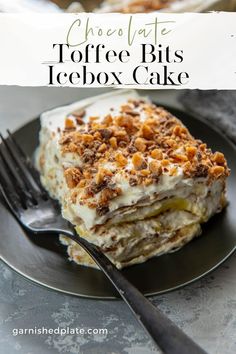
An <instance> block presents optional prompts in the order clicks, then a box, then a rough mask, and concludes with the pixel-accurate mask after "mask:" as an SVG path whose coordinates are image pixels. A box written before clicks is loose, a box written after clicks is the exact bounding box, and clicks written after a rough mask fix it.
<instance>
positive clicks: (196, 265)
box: [0, 108, 236, 298]
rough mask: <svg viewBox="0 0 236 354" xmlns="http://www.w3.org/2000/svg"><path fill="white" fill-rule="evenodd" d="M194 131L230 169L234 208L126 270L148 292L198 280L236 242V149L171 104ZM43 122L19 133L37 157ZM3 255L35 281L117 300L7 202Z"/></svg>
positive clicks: (1, 225)
mask: <svg viewBox="0 0 236 354" xmlns="http://www.w3.org/2000/svg"><path fill="white" fill-rule="evenodd" d="M168 109H169V110H170V111H171V112H172V113H173V114H175V115H176V116H177V117H179V118H180V119H181V120H182V121H183V123H184V124H186V125H187V127H188V128H189V129H190V131H191V133H192V134H193V135H194V136H195V137H197V138H200V139H202V140H203V141H205V142H207V143H208V144H209V146H211V147H212V149H213V150H220V151H222V152H223V153H224V154H225V156H226V158H227V160H228V163H229V166H230V168H231V176H230V178H229V180H228V200H229V206H228V207H227V209H226V211H225V212H223V213H221V214H218V215H216V216H215V217H213V218H212V219H211V220H210V222H208V223H207V224H206V225H204V227H203V234H202V236H201V237H199V238H197V239H195V240H193V241H192V242H190V243H189V244H188V245H186V246H185V247H183V248H182V249H181V250H179V251H178V252H175V253H171V254H168V255H163V256H161V257H156V258H153V259H151V260H149V261H147V262H146V263H144V264H141V265H136V266H132V267H129V268H127V269H124V270H123V272H124V274H125V276H126V277H127V278H128V279H129V280H130V281H131V282H132V283H133V284H134V285H135V286H137V288H139V289H140V290H141V291H142V292H143V293H144V294H146V295H153V294H160V293H164V292H167V291H170V290H173V289H176V288H179V287H181V286H184V285H186V284H189V283H190V282H192V281H194V280H196V279H199V278H200V277H202V276H204V275H205V274H207V273H209V272H210V271H212V270H213V269H215V268H216V267H217V266H219V265H220V264H221V263H222V262H223V261H224V260H225V259H226V258H228V257H229V256H230V255H231V254H232V253H233V251H234V250H235V246H236V217H235V210H236V188H235V181H236V164H235V160H236V150H235V149H234V147H233V145H232V144H231V143H230V142H229V141H228V140H227V139H226V138H225V137H224V136H223V135H221V134H220V133H219V132H217V131H215V130H213V129H212V128H211V127H210V126H208V125H206V124H205V123H203V122H201V121H199V120H197V119H195V118H193V117H191V116H189V115H187V114H186V113H183V112H180V111H176V110H175V109H170V108H168ZM38 132H39V120H38V119H36V120H34V121H32V122H30V123H29V124H27V125H25V126H24V127H22V128H21V129H19V130H18V131H16V132H15V137H16V138H17V140H18V141H19V142H20V144H21V146H22V147H23V149H24V150H25V151H26V152H27V153H28V154H30V155H32V153H33V151H34V150H35V148H36V146H37V144H38ZM0 220H1V222H0V234H1V237H0V253H1V258H2V260H3V261H5V262H6V263H7V264H8V265H9V266H10V267H12V268H13V269H15V270H16V271H17V272H19V273H20V274H22V275H24V276H25V277H27V278H29V279H31V280H33V281H34V282H36V283H38V284H41V285H44V286H47V287H48V288H51V289H55V290H58V291H62V292H65V293H69V294H73V295H79V296H85V297H93V298H113V297H115V296H116V295H117V293H116V291H115V290H114V289H113V287H112V286H111V285H110V283H109V281H108V280H107V279H106V277H105V276H104V275H103V273H102V272H100V271H99V270H96V269H92V268H87V267H83V266H79V265H76V264H74V263H73V262H70V261H69V260H68V259H67V256H66V251H65V247H64V246H62V245H61V244H60V243H59V241H58V239H57V238H56V237H55V236H53V235H45V236H35V235H31V234H29V233H26V232H25V231H24V230H23V229H22V228H21V227H20V226H19V224H18V223H17V222H16V221H15V219H14V218H13V217H12V216H11V214H10V213H9V212H8V210H7V209H6V208H5V206H4V205H3V203H2V204H0Z"/></svg>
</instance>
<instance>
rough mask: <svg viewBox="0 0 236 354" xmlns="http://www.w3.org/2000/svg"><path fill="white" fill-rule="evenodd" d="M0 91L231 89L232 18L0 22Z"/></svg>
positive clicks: (234, 78) (1, 18)
mask: <svg viewBox="0 0 236 354" xmlns="http://www.w3.org/2000/svg"><path fill="white" fill-rule="evenodd" d="M0 48H1V53H0V84H1V85H21V86H70V87H100V86H111V85H112V86H119V87H134V88H148V89H170V88H173V89H182V88H189V89H196V88H199V89H236V61H235V58H236V13H223V12H220V13H207V14H196V13H185V14H169V13H168V14H167V13H166V14H165V13H150V14H136V15H121V14H85V13H83V14H21V15H20V14H1V15H0Z"/></svg>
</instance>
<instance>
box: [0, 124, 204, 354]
mask: <svg viewBox="0 0 236 354" xmlns="http://www.w3.org/2000/svg"><path fill="white" fill-rule="evenodd" d="M0 136H1V140H2V143H1V145H0V189H1V192H2V194H3V196H4V199H5V201H6V202H7V204H8V206H9V208H10V210H11V211H12V213H13V214H14V216H15V217H16V219H17V220H18V221H19V222H20V223H21V224H22V226H23V227H24V228H26V229H27V230H29V231H31V232H33V233H35V234H38V235H40V234H45V233H55V234H56V235H58V234H64V235H66V236H68V237H69V238H70V239H72V240H73V241H74V242H76V243H78V244H79V245H80V246H81V247H82V248H83V249H84V250H85V251H86V252H88V253H89V254H90V256H91V257H92V258H93V259H94V261H95V262H96V263H97V265H98V266H99V267H100V269H101V270H102V271H103V272H104V273H105V275H106V276H107V277H108V279H109V280H110V281H111V282H112V284H113V285H114V286H115V288H116V289H117V291H118V292H119V294H120V296H121V297H122V298H123V299H124V300H125V302H126V303H127V304H128V305H129V307H130V309H131V310H132V311H133V313H134V315H135V316H136V318H137V320H138V321H139V322H140V323H141V324H142V325H143V326H144V328H145V329H146V330H147V332H148V333H149V334H150V336H151V337H152V338H153V340H154V341H155V343H156V344H157V345H158V346H159V347H160V348H161V349H162V351H163V352H164V353H167V354H190V353H191V354H204V353H205V354H206V352H205V351H204V350H203V349H201V348H200V347H199V346H198V345H197V344H196V343H194V342H193V341H192V340H191V339H190V338H189V337H188V336H187V335H186V334H184V332H182V331H181V330H180V329H179V328H178V327H177V326H176V325H175V324H174V323H173V322H171V321H170V320H169V319H168V318H167V317H166V316H165V315H164V314H163V313H161V312H160V311H159V310H158V309H157V308H156V307H154V306H153V305H152V303H151V302H150V301H149V300H148V299H146V298H145V297H144V296H143V295H142V294H141V293H140V292H139V290H137V289H136V288H135V287H134V286H133V285H132V284H131V283H130V282H129V281H128V280H127V279H126V278H125V277H124V276H123V274H122V273H121V272H120V271H119V270H118V269H117V268H116V267H115V266H114V265H113V264H112V263H111V262H110V260H109V259H108V258H107V257H106V256H105V255H104V254H103V253H102V252H101V251H100V250H99V248H98V247H97V246H95V245H94V244H91V243H89V242H88V241H86V239H84V238H82V237H80V236H79V235H78V234H77V233H76V232H75V229H74V226H73V225H72V224H70V223H69V222H67V221H66V220H65V219H63V218H62V216H61V213H60V207H59V205H58V203H57V202H56V201H55V200H53V199H52V198H50V196H49V195H48V193H47V192H46V191H45V190H44V188H43V186H42V184H41V182H40V177H39V174H38V171H37V170H36V169H35V168H34V166H33V165H32V163H31V161H30V159H29V158H28V157H27V156H26V155H25V154H24V152H23V151H22V149H21V147H20V146H19V145H18V144H17V142H16V141H15V139H14V137H13V135H12V134H11V133H10V132H9V131H8V138H7V139H4V138H3V136H2V135H1V134H0Z"/></svg>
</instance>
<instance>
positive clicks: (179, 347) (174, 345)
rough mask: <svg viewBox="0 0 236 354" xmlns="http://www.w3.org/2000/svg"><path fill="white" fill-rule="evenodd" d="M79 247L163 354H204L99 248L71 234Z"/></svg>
mask: <svg viewBox="0 0 236 354" xmlns="http://www.w3.org/2000/svg"><path fill="white" fill-rule="evenodd" d="M69 237H70V238H72V239H73V240H74V241H75V242H77V243H78V244H79V245H80V246H82V247H83V248H84V249H85V250H86V251H87V252H88V253H89V254H90V256H91V257H92V258H93V259H94V261H95V262H96V263H97V265H98V266H99V267H100V268H101V269H102V270H103V272H104V273H105V274H106V276H107V277H108V278H109V280H110V281H111V283H112V284H113V285H114V286H115V288H116V289H117V291H118V292H119V294H120V296H121V297H122V298H123V299H124V301H125V302H126V303H127V304H128V306H129V307H130V309H131V310H132V312H133V313H134V315H135V316H136V318H137V320H138V321H139V322H140V323H141V324H142V325H143V327H144V328H145V329H146V331H147V332H148V333H149V335H150V336H151V337H152V339H153V340H154V342H155V343H156V344H157V345H158V346H159V347H160V349H161V350H162V351H163V352H164V353H166V354H189V353H191V354H206V352H205V351H204V350H203V349H202V348H200V347H199V346H198V345H197V344H196V343H195V342H194V341H193V340H192V339H190V338H189V337H188V336H187V335H186V334H185V333H184V332H182V331H181V330H180V329H179V328H178V327H177V326H176V325H175V324H174V323H173V322H172V321H171V320H169V319H168V318H167V317H166V316H165V315H164V314H163V313H162V312H161V311H160V310H159V309H157V308H156V307H155V306H153V305H152V303H151V302H150V301H149V300H148V299H147V298H145V297H144V296H143V294H142V293H141V292H140V291H139V290H138V289H137V288H135V287H134V286H133V285H132V284H131V283H130V282H129V281H128V280H127V279H126V278H125V277H124V276H123V274H122V273H121V272H120V271H119V270H118V269H117V268H116V267H115V266H114V265H113V263H111V262H110V260H109V259H108V258H107V257H106V256H105V255H104V254H103V253H102V252H101V251H100V250H99V248H98V247H97V246H95V245H93V244H91V243H89V242H88V241H86V240H85V239H83V238H81V237H80V236H78V235H77V234H75V233H74V235H73V236H72V235H71V234H70V235H69Z"/></svg>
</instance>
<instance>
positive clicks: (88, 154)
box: [82, 149, 95, 163]
mask: <svg viewBox="0 0 236 354" xmlns="http://www.w3.org/2000/svg"><path fill="white" fill-rule="evenodd" d="M94 159H95V153H94V152H93V151H92V150H90V149H85V150H84V153H83V155H82V161H83V162H85V163H92V162H93V161H94Z"/></svg>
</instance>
